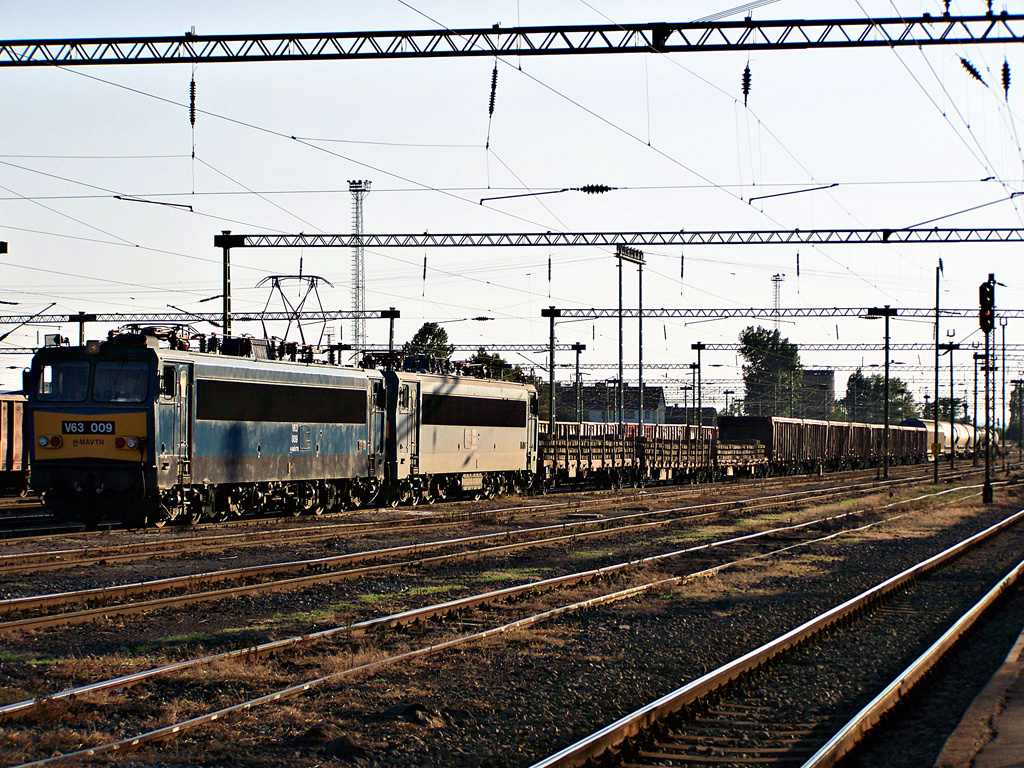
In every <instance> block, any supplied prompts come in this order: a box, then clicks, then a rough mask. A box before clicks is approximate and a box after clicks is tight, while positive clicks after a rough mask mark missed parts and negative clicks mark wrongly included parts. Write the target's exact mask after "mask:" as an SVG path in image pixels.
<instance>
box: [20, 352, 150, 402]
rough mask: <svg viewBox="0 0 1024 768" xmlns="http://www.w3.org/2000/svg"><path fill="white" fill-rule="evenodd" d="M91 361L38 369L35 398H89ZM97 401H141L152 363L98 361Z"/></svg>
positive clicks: (94, 388)
mask: <svg viewBox="0 0 1024 768" xmlns="http://www.w3.org/2000/svg"><path fill="white" fill-rule="evenodd" d="M90 368H91V366H90V364H89V362H88V361H86V360H67V361H63V362H58V363H47V364H45V365H42V366H40V368H39V381H38V385H37V387H36V397H37V398H38V399H39V400H43V401H46V402H51V403H81V402H84V401H85V400H86V399H88V397H89V392H90V390H89V374H90ZM92 378H93V384H92V400H93V401H94V402H97V403H142V402H145V400H146V397H147V395H148V394H149V378H150V366H149V363H146V362H143V361H141V360H128V361H125V360H118V361H113V360H110V361H107V360H103V361H99V362H97V363H96V370H95V373H94V374H93V377H92Z"/></svg>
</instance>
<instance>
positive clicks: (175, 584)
mask: <svg viewBox="0 0 1024 768" xmlns="http://www.w3.org/2000/svg"><path fill="white" fill-rule="evenodd" d="M917 481H918V478H913V477H909V478H893V479H892V480H890V481H889V483H884V484H882V485H879V483H878V482H868V483H863V484H852V485H850V486H846V487H842V486H840V487H838V488H837V487H835V486H830V487H829V488H818V489H805V490H802V491H789V492H787V493H782V494H775V495H772V496H764V497H754V498H744V499H736V500H729V501H719V502H711V503H706V504H696V505H693V506H687V507H674V508H667V509H660V510H647V511H644V512H635V513H632V514H628V515H617V516H614V517H603V518H597V519H593V520H573V521H570V522H561V523H552V524H550V525H543V526H535V527H532V528H521V529H505V530H501V531H495V532H493V533H482V534H475V535H473V536H462V537H458V538H452V539H441V540H438V541H429V542H420V543H417V544H403V545H398V546H394V547H384V548H380V549H372V550H364V551H361V552H349V553H346V554H343V555H331V556H328V557H319V558H311V559H308V560H291V561H287V562H278V563H265V564H263V565H254V566H244V567H240V568H228V569H223V570H219V571H207V572H205V573H195V574H187V575H185V576H169V577H166V578H162V579H151V580H148V581H138V582H131V583H126V584H115V585H112V586H109V587H93V588H89V589H81V590H75V591H71V592H57V593H51V594H46V595H29V596H25V597H12V598H6V599H4V600H0V615H10V614H13V613H17V612H23V611H26V610H31V609H34V608H44V607H49V606H54V605H71V604H73V603H83V602H96V601H99V600H105V599H112V598H124V597H130V596H132V595H139V594H148V593H151V592H160V591H166V590H170V589H177V588H189V587H194V586H196V585H199V584H213V583H216V582H219V581H229V580H231V579H242V578H248V577H252V576H267V575H276V574H280V573H294V572H296V571H303V570H308V569H311V568H317V567H320V568H323V567H331V566H337V565H345V564H350V563H359V562H363V561H366V560H375V559H378V558H382V557H387V556H392V555H404V554H409V553H412V552H421V551H424V550H430V549H441V548H443V547H448V546H457V545H467V544H478V543H481V542H485V541H491V540H494V539H512V538H514V537H515V538H521V537H524V536H531V535H537V534H545V533H549V532H551V531H567V530H573V529H577V528H581V529H589V528H598V529H601V530H598V531H596V532H594V535H600V534H602V533H608V532H622V531H628V530H633V529H636V528H641V527H644V526H646V525H663V524H666V523H673V522H689V521H693V520H697V519H700V518H702V517H706V516H708V515H714V514H721V513H724V512H729V511H732V510H735V509H737V508H740V509H747V510H752V509H757V510H764V509H771V508H774V507H776V506H778V505H780V504H784V503H794V502H801V501H807V500H809V499H814V498H817V497H820V496H826V495H835V494H836V493H837V491H838V492H839V493H840V494H841V495H842V496H844V497H850V498H852V497H855V496H858V495H864V494H869V493H874V492H877V491H878V490H879V489H880V488H882V487H888V488H892V487H894V486H899V485H912V484H914V483H915V482H917ZM676 513H683V514H685V516H678V517H672V518H671V519H670V520H667V521H657V522H654V523H643V524H642V525H628V526H623V525H622V524H624V523H629V522H631V521H637V520H649V519H651V518H659V517H665V516H666V515H672V514H676ZM616 526H619V527H616ZM608 529H610V530H608ZM583 535H591V534H583ZM577 538H579V535H577ZM560 540H561V538H559V539H557V540H554V541H560ZM551 542H552V540H549V539H542V540H539V541H533V542H526V545H527V546H532V545H537V544H545V543H551ZM260 543H261V544H265V540H261V541H260ZM190 549H191V548H190ZM488 551H489V552H490V551H493V550H488ZM161 554H164V553H161ZM464 554H468V555H469V556H472V555H473V553H472V552H470V553H464ZM100 559H101V560H102V559H105V558H103V557H101V558H100ZM76 564H77V565H80V564H81V563H76ZM108 610H109V609H108ZM0 631H2V625H0Z"/></svg>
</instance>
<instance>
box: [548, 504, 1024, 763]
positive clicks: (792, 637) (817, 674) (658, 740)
mask: <svg viewBox="0 0 1024 768" xmlns="http://www.w3.org/2000/svg"><path fill="white" fill-rule="evenodd" d="M1022 519H1024V512H1019V513H1017V514H1016V515H1014V516H1011V517H1010V518H1008V519H1007V520H1005V521H1004V522H1003V523H1000V524H999V525H997V526H993V527H992V528H990V529H988V530H986V531H983V532H981V533H979V534H977V535H975V536H972V537H971V538H969V539H967V540H965V541H963V542H961V543H959V544H957V545H955V546H954V547H951V548H949V549H948V550H946V551H944V552H941V553H939V554H937V555H935V556H933V557H931V558H928V559H927V560H925V561H923V562H921V563H919V564H918V565H916V566H913V567H912V568H909V569H907V570H905V571H903V572H902V573H900V574H898V575H897V576H894V577H893V578H891V579H888V580H886V581H885V582H883V583H881V584H879V585H877V586H876V587H874V588H872V589H870V590H868V591H866V592H864V593H862V594H861V595H858V596H857V597H855V598H853V599H851V600H848V601H847V602H845V603H843V604H842V605H839V606H836V607H835V608H833V609H831V610H828V611H826V612H824V613H822V614H820V615H818V616H816V617H814V618H813V619H811V620H809V621H807V622H805V623H804V624H802V625H800V626H799V627H797V628H796V629H794V630H792V631H790V632H788V633H786V634H785V635H783V636H781V637H779V638H777V639H776V640H773V641H771V642H769V643H766V644H764V645H762V646H760V647H759V648H757V649H755V650H753V651H751V652H750V653H747V654H745V655H744V656H742V657H740V658H738V659H736V660H734V661H732V662H730V663H728V664H726V665H724V666H722V667H720V668H718V669H716V670H713V671H712V672H710V673H708V674H706V675H704V676H703V677H701V678H699V679H697V680H694V681H692V682H691V683H689V684H687V685H685V686H683V687H682V688H679V689H677V690H676V691H673V692H672V693H670V694H668V695H666V696H663V697H661V698H660V699H658V700H656V701H653V702H651V703H650V704H648V705H647V706H645V707H643V708H641V709H639V710H636V711H635V712H632V713H631V714H629V715H627V716H626V717H624V718H622V719H620V720H619V721H617V722H615V723H612V724H611V725H609V726H607V727H605V728H602V729H601V730H599V731H597V732H595V733H593V734H592V735H591V736H589V737H587V738H585V739H582V740H580V741H578V742H576V743H575V744H573V745H571V746H569V747H567V748H566V749H564V750H562V751H561V752H558V753H556V754H555V755H552V756H551V757H549V758H547V759H544V760H541V761H539V762H537V763H535V764H534V765H533V768H574V767H576V766H584V765H588V764H591V763H592V762H593V761H601V764H602V765H616V766H629V767H630V768H640V767H643V768H646V767H647V766H664V767H671V766H682V765H685V766H690V767H691V768H708V767H710V766H722V765H774V766H780V768H781V767H784V766H803V768H823V766H831V765H834V764H835V762H836V761H838V760H839V759H840V758H841V757H843V756H844V755H846V754H847V753H848V752H850V751H851V750H852V749H853V748H854V746H856V745H857V744H858V743H859V742H860V740H861V739H862V738H863V737H864V735H865V734H866V733H867V732H868V731H869V730H870V728H871V727H872V726H874V725H875V724H877V723H878V722H879V721H880V719H881V718H882V717H883V716H884V714H885V713H886V712H888V711H890V710H891V709H892V708H893V707H894V706H895V705H896V704H897V703H898V702H899V701H900V700H901V699H902V698H903V697H904V696H906V695H907V694H908V693H909V691H910V689H911V688H912V687H913V686H914V685H915V684H916V683H917V682H918V681H919V680H921V679H922V678H923V676H924V675H925V674H926V673H927V672H928V670H930V669H931V668H932V667H933V666H934V665H935V664H937V663H938V661H939V660H940V659H941V658H942V656H943V654H944V653H946V652H947V651H948V650H949V649H950V648H951V647H952V646H953V645H954V643H955V642H956V641H957V639H959V638H960V637H961V636H962V635H963V634H964V633H965V632H966V631H967V630H968V629H969V628H970V627H971V626H972V625H973V624H974V623H975V622H976V621H977V620H978V619H980V618H981V617H982V616H983V615H984V613H985V611H986V610H988V609H989V608H990V607H991V606H992V605H993V604H994V603H995V601H996V600H997V599H998V598H999V597H1000V596H1002V595H1003V594H1005V593H1006V592H1007V591H1008V590H1010V589H1011V588H1014V587H1015V586H1016V585H1017V584H1018V583H1019V581H1020V579H1021V576H1022V575H1024V561H1021V562H1017V563H1016V565H1014V567H1013V568H1012V569H1011V570H1010V571H1009V573H1007V574H1006V575H1005V576H1003V577H1002V578H1001V579H998V581H997V583H996V584H995V586H992V584H991V579H990V578H989V575H988V572H987V571H986V570H985V569H982V570H981V572H980V573H979V571H978V570H977V569H976V568H975V567H974V566H975V563H974V562H973V560H972V557H976V556H978V552H977V550H979V549H983V548H985V547H989V548H992V547H997V546H998V542H997V541H996V538H997V537H998V536H999V535H1000V534H1001V533H1003V532H1004V531H1005V530H1007V529H1008V528H1010V527H1011V526H1013V525H1016V524H1017V523H1018V522H1019V521H1020V520H1022ZM968 553H971V554H970V555H969V554H968ZM975 600H977V602H975ZM936 635H938V639H935V638H936ZM886 673H887V674H888V677H886V676H885V674H886Z"/></svg>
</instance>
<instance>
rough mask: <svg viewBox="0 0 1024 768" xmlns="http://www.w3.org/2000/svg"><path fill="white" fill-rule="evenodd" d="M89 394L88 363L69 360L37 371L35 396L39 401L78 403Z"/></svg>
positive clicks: (45, 366)
mask: <svg viewBox="0 0 1024 768" xmlns="http://www.w3.org/2000/svg"><path fill="white" fill-rule="evenodd" d="M88 392H89V363H87V362H85V361H84V360H71V361H68V362H64V363H54V364H53V365H44V366H42V367H41V368H40V369H39V383H38V386H37V388H36V396H37V397H38V398H39V399H40V400H47V401H50V402H60V403H80V402H82V401H83V400H85V396H86V394H88Z"/></svg>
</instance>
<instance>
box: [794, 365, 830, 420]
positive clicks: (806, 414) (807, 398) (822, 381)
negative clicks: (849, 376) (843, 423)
mask: <svg viewBox="0 0 1024 768" xmlns="http://www.w3.org/2000/svg"><path fill="white" fill-rule="evenodd" d="M801 390H802V397H801V398H800V400H801V405H802V406H803V407H802V409H801V410H802V416H803V418H805V419H830V418H832V417H833V416H834V415H835V414H834V413H833V412H832V410H833V403H834V402H835V396H836V372H835V371H833V370H831V369H829V368H821V369H808V368H805V369H804V372H803V380H802V381H801Z"/></svg>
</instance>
